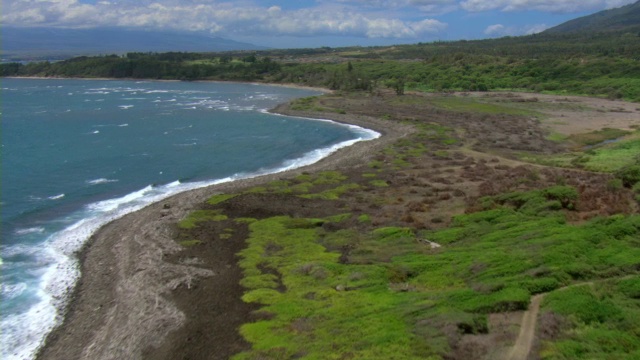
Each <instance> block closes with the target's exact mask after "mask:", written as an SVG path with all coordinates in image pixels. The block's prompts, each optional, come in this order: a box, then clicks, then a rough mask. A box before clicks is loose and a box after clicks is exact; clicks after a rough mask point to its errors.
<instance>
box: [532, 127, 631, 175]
mask: <svg viewBox="0 0 640 360" xmlns="http://www.w3.org/2000/svg"><path fill="white" fill-rule="evenodd" d="M627 134H629V133H628V132H626V131H622V130H617V129H603V130H600V131H596V132H593V133H589V134H583V135H581V136H573V137H571V138H569V140H573V141H575V142H578V143H579V144H581V145H582V146H586V145H587V144H589V143H593V142H595V143H596V145H595V146H592V147H589V148H583V150H582V151H575V152H569V153H563V154H558V155H552V156H549V155H535V154H522V155H521V156H520V158H521V159H522V160H524V161H530V162H535V163H539V164H543V165H548V166H560V167H577V168H582V169H585V170H589V171H597V172H611V173H616V172H618V171H621V170H623V169H625V168H628V167H631V166H634V165H640V133H639V132H638V131H636V132H634V133H632V134H629V135H627ZM625 135H626V136H625ZM558 140H561V139H558ZM609 140H612V141H609ZM631 186H633V184H631Z"/></svg>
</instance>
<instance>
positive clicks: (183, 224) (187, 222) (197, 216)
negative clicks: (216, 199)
mask: <svg viewBox="0 0 640 360" xmlns="http://www.w3.org/2000/svg"><path fill="white" fill-rule="evenodd" d="M226 219H227V216H226V215H223V214H221V213H220V212H219V211H217V210H196V211H193V212H191V213H190V214H189V216H187V217H186V218H185V219H184V220H182V221H180V222H179V223H178V227H179V228H181V229H193V228H194V227H196V226H197V225H198V223H200V222H205V221H222V220H226Z"/></svg>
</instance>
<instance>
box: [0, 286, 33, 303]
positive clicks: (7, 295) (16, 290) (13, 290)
mask: <svg viewBox="0 0 640 360" xmlns="http://www.w3.org/2000/svg"><path fill="white" fill-rule="evenodd" d="M25 290H27V284H26V283H23V282H19V283H17V284H7V283H5V282H2V283H0V294H2V298H4V299H7V300H11V299H15V298H17V297H18V296H20V295H22V293H24V291H25Z"/></svg>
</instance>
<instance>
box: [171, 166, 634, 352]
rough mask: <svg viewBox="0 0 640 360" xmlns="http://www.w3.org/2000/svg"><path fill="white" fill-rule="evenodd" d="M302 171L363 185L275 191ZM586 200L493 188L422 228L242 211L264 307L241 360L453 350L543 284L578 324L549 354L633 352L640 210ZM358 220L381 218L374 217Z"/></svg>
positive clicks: (559, 313) (550, 305) (248, 258)
mask: <svg viewBox="0 0 640 360" xmlns="http://www.w3.org/2000/svg"><path fill="white" fill-rule="evenodd" d="M368 181H370V180H368ZM295 182H300V183H315V184H316V185H314V186H320V187H327V186H328V187H329V188H328V190H327V191H335V189H337V188H341V187H343V186H345V185H347V186H348V185H349V184H350V183H349V182H348V179H346V178H345V176H344V175H343V174H341V173H339V172H324V173H319V174H303V175H300V176H298V177H297V178H295V180H294V181H293V182H286V181H279V182H272V183H271V184H269V185H268V186H267V187H265V188H264V189H265V191H274V190H276V189H278V190H279V191H283V192H284V193H286V191H287V189H288V188H289V187H290V186H291V185H295V184H294V183H295ZM335 186H337V187H335ZM269 189H270V190H269ZM319 194H325V195H326V193H324V192H320V193H319ZM322 198H333V197H329V196H324V195H323V196H322ZM217 200H220V198H218V199H217ZM577 200H578V192H577V191H576V189H575V188H573V187H570V186H554V187H550V188H546V189H542V190H535V191H526V192H514V193H508V194H503V195H499V196H493V197H486V198H483V199H482V200H481V203H482V204H483V207H484V210H482V211H479V212H475V213H470V214H465V215H460V216H457V217H455V218H454V221H453V223H452V225H451V226H450V227H449V228H444V229H442V230H435V231H434V230H432V231H428V230H423V231H420V232H416V230H415V229H411V228H406V227H395V226H391V227H370V228H369V229H370V230H367V231H364V232H362V231H359V230H356V229H353V228H349V227H344V226H340V225H341V224H343V223H345V222H349V221H352V220H351V219H352V218H353V217H354V216H353V214H351V213H337V214H336V215H332V216H327V217H324V218H293V217H290V216H275V217H267V218H264V219H246V218H238V219H235V220H236V222H237V223H241V224H246V226H248V228H249V231H250V235H249V238H248V239H247V244H248V245H247V247H246V248H245V249H244V250H242V251H241V252H240V253H239V256H240V258H241V260H240V262H239V265H240V266H241V268H242V270H243V273H244V278H243V279H242V281H241V284H242V285H243V286H244V287H245V288H246V292H245V294H244V296H243V300H244V301H246V302H250V303H256V304H258V305H259V306H260V313H261V314H264V316H262V317H261V320H258V321H255V322H252V323H247V324H244V325H243V326H242V327H241V328H240V332H241V334H242V336H243V337H244V338H245V339H246V340H247V341H248V342H250V343H251V349H250V350H246V351H244V352H241V353H239V354H237V355H236V356H234V359H236V360H238V359H255V358H291V357H304V358H308V359H330V358H341V357H342V356H344V355H345V354H349V356H351V357H352V358H366V359H388V358H396V359H442V358H443V357H444V356H447V354H451V351H452V349H451V347H450V344H451V342H450V341H451V339H452V337H454V338H455V337H459V336H464V335H467V334H476V335H482V334H486V333H487V332H488V331H489V323H488V317H487V316H488V314H491V313H500V312H506V311H514V310H524V309H526V308H527V306H528V305H529V301H530V299H531V296H532V295H534V294H540V293H548V294H547V296H546V298H545V302H544V307H543V311H546V312H548V313H549V314H551V315H550V316H552V317H553V316H555V317H556V318H557V319H559V320H558V321H561V322H562V323H563V324H564V325H563V326H564V327H563V329H565V328H566V329H570V330H567V332H566V335H563V336H558V337H555V338H553V339H547V340H545V341H543V349H542V352H541V356H542V358H544V359H560V358H574V357H584V356H587V357H590V358H599V357H602V356H604V355H603V354H606V355H607V356H609V355H611V356H614V355H615V356H617V355H620V357H619V358H628V359H631V358H633V357H634V356H636V355H637V354H639V351H640V342H639V341H638V340H637V339H638V336H637V335H638V334H639V331H640V321H638V320H637V319H640V316H638V315H640V314H639V310H638V308H637V299H638V298H639V297H640V282H639V278H638V276H637V271H638V269H639V268H640V246H639V245H640V243H639V240H638V239H640V216H638V215H635V216H622V215H616V216H611V217H607V218H596V219H593V220H591V221H588V222H586V223H583V224H580V225H573V224H569V223H567V221H566V214H567V212H571V211H573V209H574V208H575V203H576V201H577ZM230 201H233V200H230ZM310 201H311V200H310ZM215 203H216V204H217V205H222V202H221V201H217V202H215ZM224 219H226V216H225V215H224V214H223V212H222V210H201V211H196V212H194V213H192V214H191V215H190V216H189V217H188V218H187V219H185V220H183V222H181V227H182V228H183V229H187V230H188V229H191V228H192V226H198V224H200V223H201V222H203V221H219V220H224ZM356 220H357V222H358V223H360V224H362V225H363V226H371V224H370V216H369V215H366V214H363V215H359V216H358V217H357V219H356ZM330 223H332V224H336V226H331V227H327V226H326V224H330ZM187 224H189V226H187ZM230 232H232V229H230V228H224V229H223V230H222V234H223V235H224V234H229V233H230ZM425 238H427V239H429V241H432V242H435V243H438V244H440V245H441V247H438V248H432V247H431V246H427V245H425V242H424V240H421V239H425ZM200 243H201V242H200V241H199V240H185V241H182V242H181V245H183V246H185V247H188V246H194V245H198V244H200ZM344 249H350V250H349V252H348V253H344V252H343V251H344ZM611 278H617V279H619V280H606V279H611ZM572 284H585V285H582V286H575V287H571V285H572ZM567 286H569V287H568V288H566V289H564V288H563V287H567ZM563 334H565V333H563ZM634 334H635V335H634ZM625 356H626V357H625Z"/></svg>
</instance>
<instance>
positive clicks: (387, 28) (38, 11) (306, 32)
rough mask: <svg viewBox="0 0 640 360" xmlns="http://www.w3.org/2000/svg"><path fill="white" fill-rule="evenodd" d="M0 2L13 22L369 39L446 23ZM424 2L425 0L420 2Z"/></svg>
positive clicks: (337, 12)
mask: <svg viewBox="0 0 640 360" xmlns="http://www.w3.org/2000/svg"><path fill="white" fill-rule="evenodd" d="M400 1H401V0H400ZM406 1H411V0H406ZM451 1H452V0H432V1H431V2H432V3H448V2H451ZM4 2H5V4H3V7H4V8H3V13H2V18H1V21H2V24H3V25H16V26H60V27H97V26H127V27H141V28H170V29H177V30H200V31H209V32H211V33H219V34H232V35H233V34H235V35H272V36H278V35H283V36H287V35H288V36H315V35H347V36H360V37H369V38H415V37H418V36H420V35H424V34H434V33H437V32H439V31H441V30H444V29H445V28H446V26H447V25H446V24H445V23H442V22H440V21H437V20H434V19H424V20H421V21H404V20H401V19H400V18H399V17H397V16H393V15H385V14H380V13H375V12H364V11H358V9H356V8H353V7H347V6H341V5H337V6H336V5H333V6H332V7H329V6H318V7H313V8H303V9H298V10H285V9H283V8H281V7H280V6H269V7H259V6H256V5H252V6H247V3H239V2H221V1H215V0H188V1H177V0H156V1H149V0H143V1H132V0H121V1H119V2H116V1H113V2H109V1H99V2H97V3H95V4H82V3H79V2H78V1H77V0H50V1H39V0H5V1H4ZM427 2H429V0H425V1H420V3H427Z"/></svg>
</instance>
